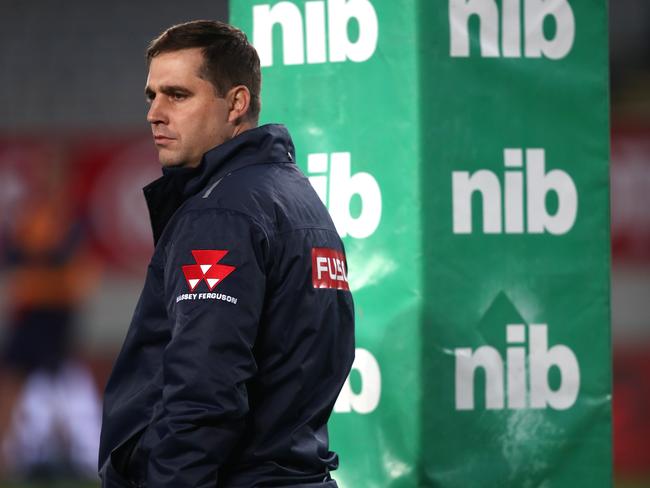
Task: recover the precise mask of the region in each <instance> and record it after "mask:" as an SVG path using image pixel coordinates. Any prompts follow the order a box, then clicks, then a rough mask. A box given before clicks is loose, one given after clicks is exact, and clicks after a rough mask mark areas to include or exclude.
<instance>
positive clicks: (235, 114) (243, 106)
mask: <svg viewBox="0 0 650 488" xmlns="http://www.w3.org/2000/svg"><path fill="white" fill-rule="evenodd" d="M226 100H228V106H229V112H228V122H230V123H231V124H239V123H241V121H242V120H244V119H246V117H247V116H248V111H249V109H250V106H251V92H250V91H249V90H248V88H247V87H245V86H244V85H237V86H233V87H232V88H231V89H230V90H228V94H227V96H226Z"/></svg>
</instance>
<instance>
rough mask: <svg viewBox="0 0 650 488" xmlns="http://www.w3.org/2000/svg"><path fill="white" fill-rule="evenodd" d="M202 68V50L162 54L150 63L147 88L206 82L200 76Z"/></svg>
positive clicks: (184, 50) (192, 49)
mask: <svg viewBox="0 0 650 488" xmlns="http://www.w3.org/2000/svg"><path fill="white" fill-rule="evenodd" d="M202 66H203V53H202V51H201V49H200V48H191V49H181V50H178V51H170V52H164V53H160V54H158V55H157V56H155V57H154V58H152V59H151V62H150V63H149V73H148V76H147V86H151V87H153V86H154V85H155V86H157V85H177V84H179V83H192V82H197V81H204V80H203V79H202V78H201V76H200V73H201V67H202Z"/></svg>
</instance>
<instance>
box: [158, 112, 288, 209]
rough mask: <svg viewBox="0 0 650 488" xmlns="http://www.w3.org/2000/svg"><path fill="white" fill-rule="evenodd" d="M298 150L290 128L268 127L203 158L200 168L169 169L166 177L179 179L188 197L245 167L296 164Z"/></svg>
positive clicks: (217, 149)
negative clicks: (296, 151) (262, 164)
mask: <svg viewBox="0 0 650 488" xmlns="http://www.w3.org/2000/svg"><path fill="white" fill-rule="evenodd" d="M295 159H296V156H295V148H294V145H293V141H292V140H291V136H290V135H289V132H288V131H287V129H286V127H285V126H283V125H281V124H267V125H262V126H260V127H256V128H254V129H249V130H247V131H245V132H242V133H241V134H239V135H238V136H236V137H233V138H232V139H230V140H228V141H226V142H224V143H223V144H220V145H218V146H216V147H214V148H212V149H210V150H209V151H208V152H206V153H205V154H204V155H203V157H202V158H201V162H200V163H199V165H198V166H197V167H196V168H181V167H166V168H163V169H162V172H163V178H170V179H174V180H178V181H177V182H176V183H177V185H176V186H177V187H180V188H179V189H181V191H182V193H183V196H184V197H185V198H188V197H190V196H192V195H194V194H196V193H198V192H199V191H201V189H203V188H205V187H206V186H207V184H208V182H209V181H213V180H216V179H219V178H221V177H223V176H225V175H226V174H228V173H230V172H232V171H235V170H237V169H239V168H243V167H244V166H248V165H250V164H256V163H267V162H272V161H291V162H293V161H295Z"/></svg>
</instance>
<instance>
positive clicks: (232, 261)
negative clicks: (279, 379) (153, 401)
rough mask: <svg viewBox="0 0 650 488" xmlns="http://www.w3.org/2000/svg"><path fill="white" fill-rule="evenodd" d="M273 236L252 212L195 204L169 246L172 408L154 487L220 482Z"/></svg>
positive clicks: (161, 430) (248, 369)
mask: <svg viewBox="0 0 650 488" xmlns="http://www.w3.org/2000/svg"><path fill="white" fill-rule="evenodd" d="M267 246H268V240H267V239H266V235H265V234H264V232H263V231H262V230H261V228H260V227H259V226H258V225H257V224H255V222H254V221H253V220H252V219H251V218H250V217H248V216H246V215H244V214H239V213H237V212H234V211H227V210H221V209H211V210H201V211H190V212H188V213H187V214H186V215H185V216H184V217H183V218H182V219H181V220H180V221H179V222H178V224H177V226H176V228H175V229H174V231H173V233H172V236H171V240H170V243H169V244H168V250H167V260H166V264H165V289H164V293H165V299H166V301H167V310H168V315H169V321H170V326H171V340H170V342H169V343H168V345H167V347H166V348H165V351H164V354H163V364H162V368H163V377H164V386H163V391H162V406H163V415H162V416H161V419H160V420H159V421H158V422H157V423H156V425H155V429H156V432H157V434H158V436H159V438H160V442H159V443H158V444H157V445H156V446H155V447H154V448H153V449H152V451H151V453H150V456H149V464H148V469H147V485H148V486H152V487H174V488H183V487H193V488H194V487H214V486H216V483H217V479H218V476H219V472H220V469H221V468H222V466H223V465H224V463H225V462H226V459H227V458H228V456H229V454H230V452H231V450H232V447H233V445H234V444H235V443H236V442H237V440H238V439H239V437H240V436H241V434H242V432H243V429H244V426H245V416H246V414H247V412H248V408H249V406H248V394H247V393H248V392H247V386H246V385H247V381H248V380H249V379H250V378H251V377H253V375H254V374H255V373H256V370H257V367H256V363H255V359H254V357H253V352H252V349H253V345H254V343H255V338H256V334H257V329H258V324H259V319H260V314H261V310H262V305H263V301H264V292H265V275H264V259H265V250H266V247H267Z"/></svg>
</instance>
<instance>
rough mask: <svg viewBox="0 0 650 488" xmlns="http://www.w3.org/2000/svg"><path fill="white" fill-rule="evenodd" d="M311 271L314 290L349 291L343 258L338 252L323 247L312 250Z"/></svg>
mask: <svg viewBox="0 0 650 488" xmlns="http://www.w3.org/2000/svg"><path fill="white" fill-rule="evenodd" d="M311 270H312V271H311V274H312V282H313V284H314V288H334V289H336V290H349V289H350V287H349V286H348V274H347V264H346V262H345V256H344V255H343V253H341V252H339V251H336V250H334V249H328V248H325V247H314V248H312V250H311Z"/></svg>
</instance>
